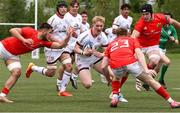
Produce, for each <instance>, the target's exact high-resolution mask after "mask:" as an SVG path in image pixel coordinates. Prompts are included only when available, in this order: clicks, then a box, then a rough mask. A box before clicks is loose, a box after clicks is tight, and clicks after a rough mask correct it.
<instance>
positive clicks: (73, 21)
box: [64, 0, 82, 54]
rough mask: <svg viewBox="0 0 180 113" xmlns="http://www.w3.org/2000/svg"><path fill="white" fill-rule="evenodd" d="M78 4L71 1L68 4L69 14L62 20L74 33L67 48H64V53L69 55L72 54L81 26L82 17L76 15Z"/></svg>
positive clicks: (74, 0)
mask: <svg viewBox="0 0 180 113" xmlns="http://www.w3.org/2000/svg"><path fill="white" fill-rule="evenodd" d="M78 9H79V3H78V1H76V0H73V1H72V2H71V3H70V8H69V12H67V13H66V14H65V15H64V20H65V23H66V24H67V26H68V27H69V26H70V27H73V28H74V29H75V33H74V34H73V37H71V39H70V41H69V43H68V46H67V47H66V51H67V52H69V53H70V54H71V53H73V49H74V46H75V44H76V38H77V37H78V36H79V34H80V31H81V26H82V17H81V15H80V14H78Z"/></svg>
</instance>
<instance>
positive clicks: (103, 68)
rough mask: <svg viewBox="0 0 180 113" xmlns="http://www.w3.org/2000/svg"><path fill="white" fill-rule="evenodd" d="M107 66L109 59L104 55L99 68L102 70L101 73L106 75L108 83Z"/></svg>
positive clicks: (109, 80)
mask: <svg viewBox="0 0 180 113" xmlns="http://www.w3.org/2000/svg"><path fill="white" fill-rule="evenodd" d="M108 67H109V59H108V57H106V56H105V57H104V58H103V60H102V63H101V68H102V70H103V75H104V76H105V77H106V80H107V81H108V82H109V83H110V82H111V79H110V73H109V69H108ZM109 68H110V67H109ZM109 83H108V84H109Z"/></svg>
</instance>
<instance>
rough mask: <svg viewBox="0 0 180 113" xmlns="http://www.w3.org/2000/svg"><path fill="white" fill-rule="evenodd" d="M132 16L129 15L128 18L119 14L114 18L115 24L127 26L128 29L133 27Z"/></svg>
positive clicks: (122, 26)
mask: <svg viewBox="0 0 180 113" xmlns="http://www.w3.org/2000/svg"><path fill="white" fill-rule="evenodd" d="M132 21H133V19H132V17H130V16H128V18H124V17H123V16H122V15H119V16H118V17H116V18H115V19H114V22H113V25H115V26H117V27H119V28H120V27H121V28H126V29H128V31H130V29H131V24H132Z"/></svg>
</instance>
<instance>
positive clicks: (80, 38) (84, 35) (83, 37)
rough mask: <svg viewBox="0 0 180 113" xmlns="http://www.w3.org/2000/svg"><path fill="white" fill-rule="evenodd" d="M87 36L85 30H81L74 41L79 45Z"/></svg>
mask: <svg viewBox="0 0 180 113" xmlns="http://www.w3.org/2000/svg"><path fill="white" fill-rule="evenodd" d="M87 36H88V34H87V33H86V31H85V32H83V33H81V34H80V35H79V36H78V38H77V40H76V43H77V44H78V45H80V46H83V42H84V40H85V39H86V37H87Z"/></svg>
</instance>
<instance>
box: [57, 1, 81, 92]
mask: <svg viewBox="0 0 180 113" xmlns="http://www.w3.org/2000/svg"><path fill="white" fill-rule="evenodd" d="M78 10H79V2H78V1H76V0H72V2H71V3H70V6H69V12H67V13H66V14H65V15H64V22H65V24H66V27H67V28H68V27H73V28H74V29H75V32H74V33H73V37H71V39H70V41H69V42H68V46H66V48H65V49H64V54H66V59H65V60H64V63H68V64H69V67H71V71H73V68H72V64H73V62H74V51H73V49H74V46H75V43H76V38H77V36H78V35H79V34H80V30H81V23H82V18H81V15H79V14H78ZM64 74H66V75H70V73H69V74H68V73H67V71H65V70H64V67H61V68H60V70H59V77H58V78H61V76H62V75H63V78H62V81H63V83H64V84H68V83H69V79H70V80H71V82H72V86H73V87H74V88H75V89H77V83H76V78H77V75H76V74H74V73H71V76H70V77H68V76H67V77H65V78H64ZM62 81H61V80H59V79H57V86H58V87H60V88H61V85H60V84H61V82H62ZM66 86H67V85H66ZM66 86H64V87H66Z"/></svg>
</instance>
